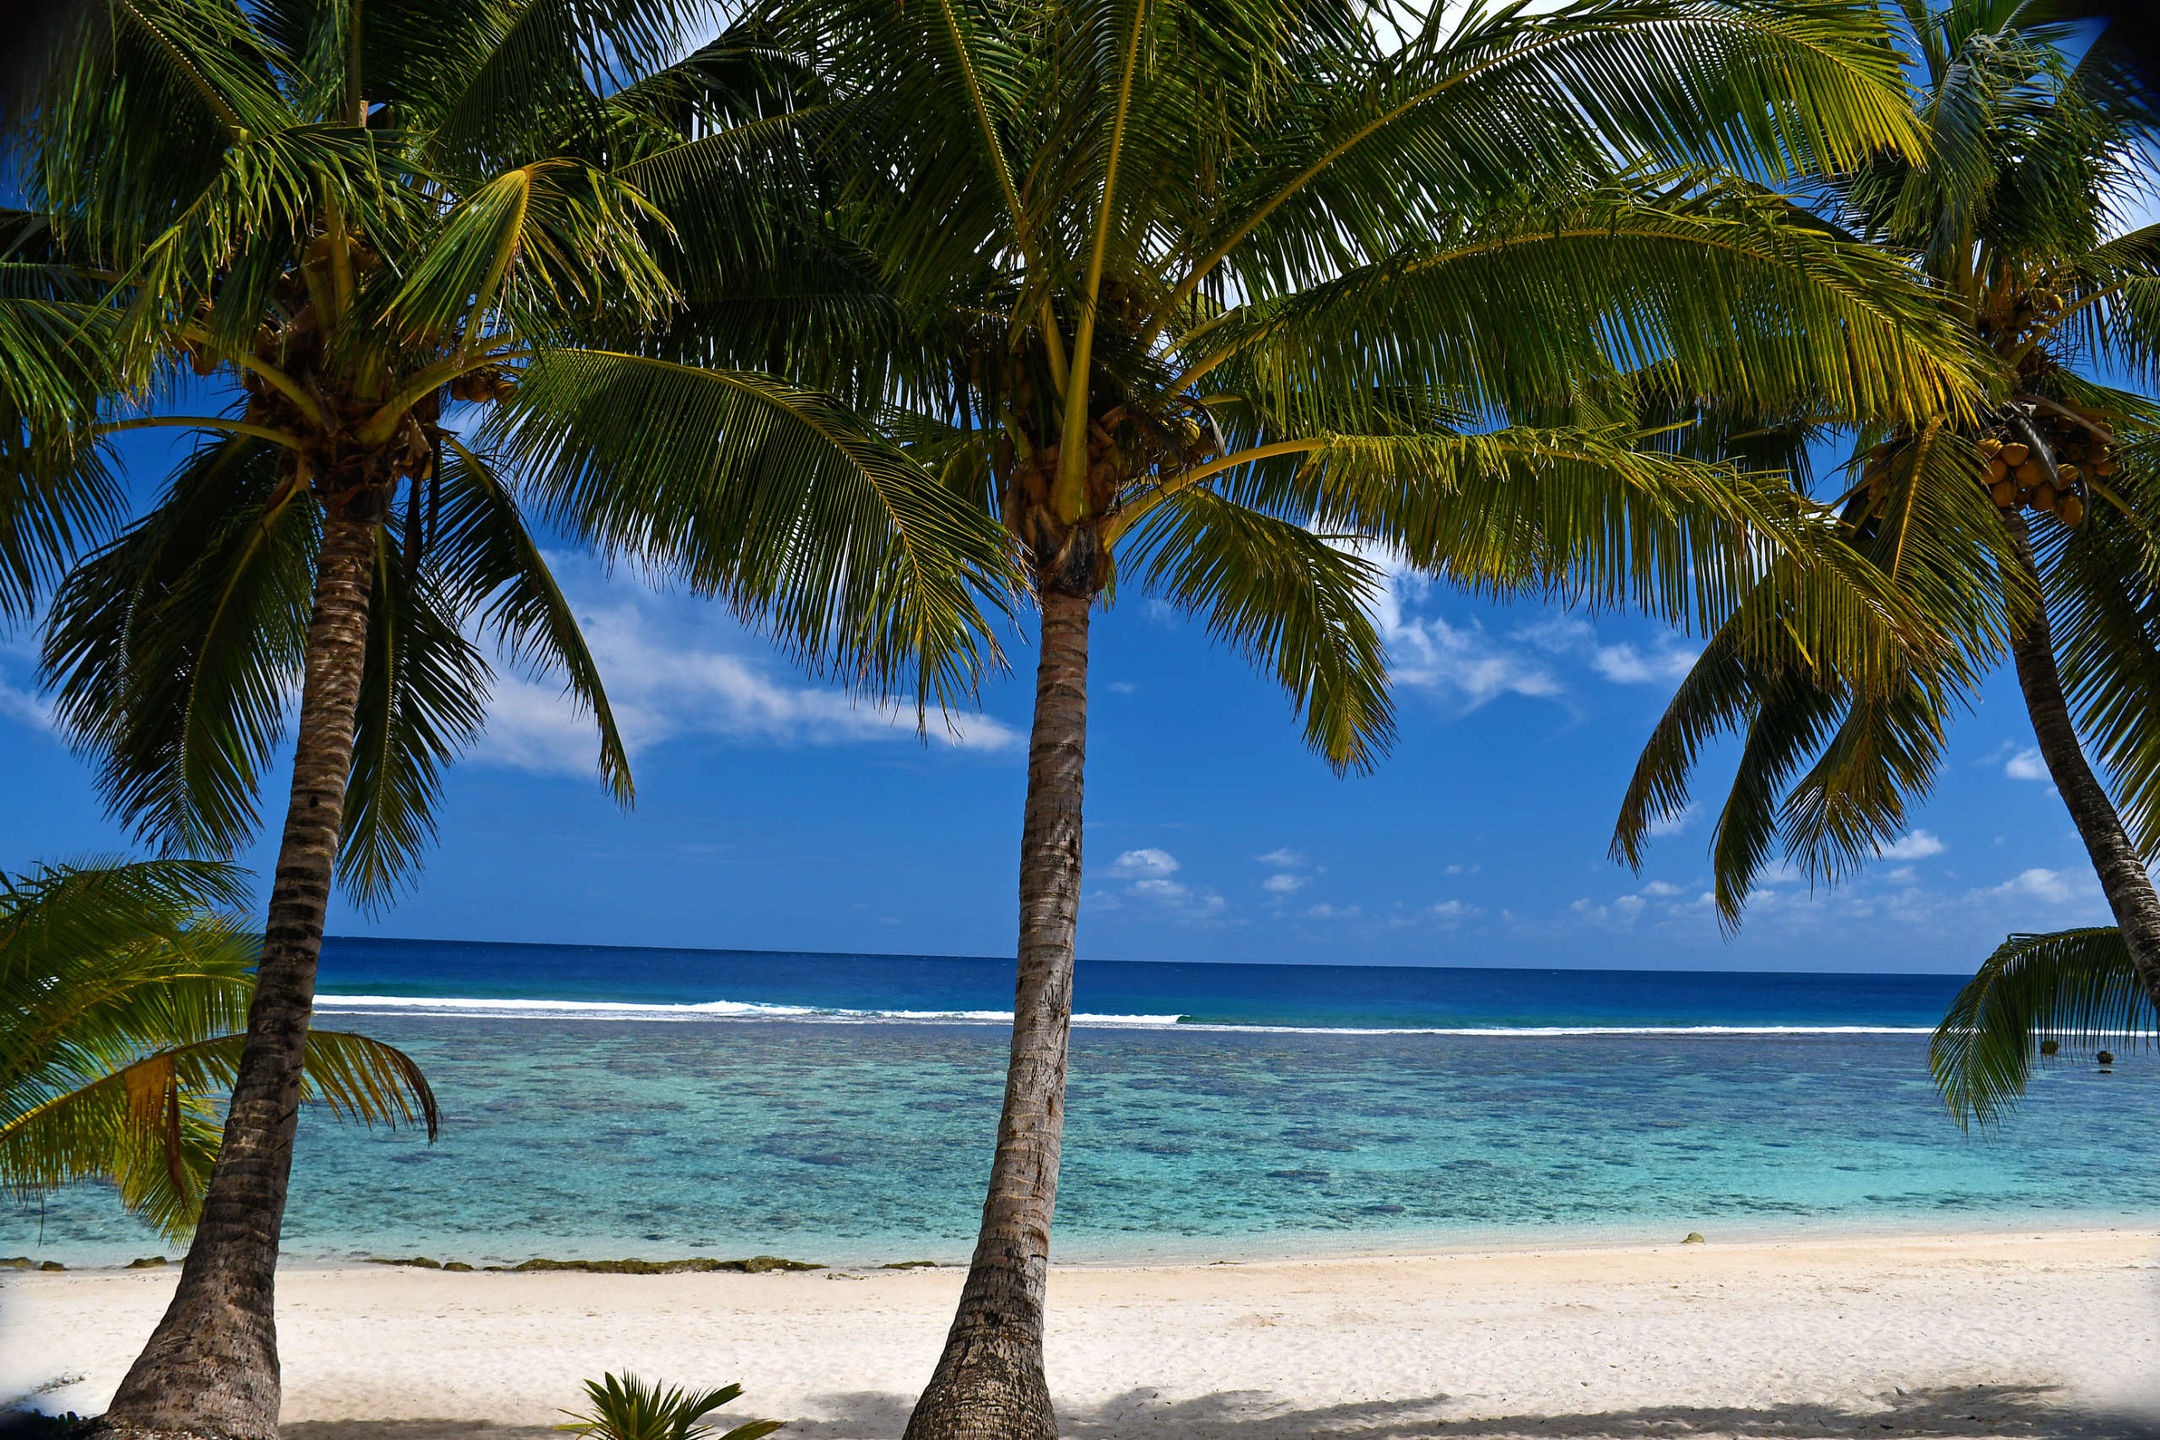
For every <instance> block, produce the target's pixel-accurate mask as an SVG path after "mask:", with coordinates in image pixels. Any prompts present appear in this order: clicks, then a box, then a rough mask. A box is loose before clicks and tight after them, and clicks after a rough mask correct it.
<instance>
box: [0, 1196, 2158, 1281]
mask: <svg viewBox="0 0 2160 1440" xmlns="http://www.w3.org/2000/svg"><path fill="white" fill-rule="evenodd" d="M1278 1233H1279V1232H1278ZM1336 1233H1339V1232H1329V1231H1301V1232H1296V1233H1293V1234H1288V1235H1280V1237H1279V1239H1276V1240H1275V1242H1274V1243H1255V1242H1264V1241H1268V1240H1270V1236H1269V1235H1267V1234H1255V1235H1245V1236H1236V1237H1229V1236H1220V1237H1204V1238H1202V1239H1200V1241H1199V1243H1195V1244H1192V1245H1191V1246H1190V1247H1189V1248H1187V1247H1186V1246H1184V1245H1183V1244H1180V1243H1179V1242H1183V1241H1186V1240H1188V1239H1191V1238H1194V1237H1184V1236H1179V1237H1166V1238H1165V1240H1163V1241H1142V1242H1138V1243H1139V1244H1141V1245H1149V1244H1155V1245H1160V1246H1162V1248H1159V1249H1134V1250H1130V1251H1127V1252H1124V1253H1113V1254H1101V1253H1094V1252H1091V1251H1089V1250H1087V1249H1085V1248H1084V1247H1083V1248H1082V1250H1081V1253H1080V1254H1079V1255H1078V1256H1077V1257H1066V1256H1061V1255H1058V1254H1056V1253H1055V1247H1054V1246H1053V1257H1052V1260H1051V1264H1052V1268H1054V1269H1056V1270H1060V1271H1068V1270H1069V1271H1123V1270H1160V1269H1184V1268H1192V1267H1200V1266H1213V1265H1274V1264H1283V1265H1296V1264H1306V1263H1311V1264H1330V1263H1335V1262H1343V1263H1355V1262H1358V1261H1366V1260H1450V1259H1461V1258H1464V1257H1493V1258H1499V1257H1508V1256H1528V1255H1559V1254H1581V1253H1590V1252H1604V1251H1615V1252H1618V1251H1636V1250H1653V1249H1659V1248H1663V1247H1666V1246H1670V1245H1674V1244H1679V1243H1683V1242H1684V1237H1685V1236H1686V1235H1687V1234H1689V1233H1701V1234H1702V1235H1703V1236H1704V1237H1705V1243H1707V1244H1712V1245H1722V1246H1726V1247H1728V1248H1729V1247H1734V1246H1749V1247H1762V1248H1771V1249H1778V1248H1787V1247H1793V1246H1806V1245H1842V1244H1870V1243H1876V1242H1888V1243H1897V1242H1907V1241H1910V1242H1915V1243H1920V1242H1927V1241H1937V1240H1948V1241H1973V1242H1986V1241H1990V1240H1998V1239H2000V1240H2016V1239H2019V1238H2021V1237H2025V1236H2028V1235H2029V1236H2031V1237H2032V1238H2034V1239H2040V1238H2043V1237H2050V1238H2065V1239H2089V1238H2099V1237H2102V1236H2107V1235H2125V1236H2138V1235H2144V1234H2151V1235H2154V1236H2155V1237H2160V1213H2154V1214H2123V1215H2100V1214H2094V1213H2092V1212H2067V1213H2056V1214H2047V1215H2025V1216H2012V1217H1996V1218H1976V1217H1973V1216H1970V1215H1960V1216H1958V1217H1956V1218H1955V1219H1949V1218H1946V1219H1945V1220H1944V1221H1943V1223H1942V1224H1940V1225H1923V1224H1915V1223H1912V1217H1909V1216H1904V1217H1898V1218H1897V1219H1894V1220H1893V1219H1888V1218H1880V1219H1878V1218H1876V1217H1870V1218H1868V1219H1864V1220H1858V1221H1853V1222H1850V1223H1847V1222H1842V1221H1838V1220H1828V1221H1824V1222H1821V1223H1815V1224H1800V1225H1793V1224H1789V1223H1788V1224H1785V1225H1776V1224H1753V1225H1751V1224H1746V1223H1739V1224H1732V1223H1725V1224H1721V1223H1720V1217H1717V1216H1702V1217H1696V1218H1693V1219H1682V1220H1680V1221H1676V1222H1674V1224H1672V1225H1669V1226H1662V1227H1660V1228H1659V1229H1658V1230H1656V1231H1654V1232H1653V1231H1651V1230H1650V1229H1649V1228H1648V1227H1637V1226H1625V1227H1621V1226H1614V1227H1591V1228H1567V1227H1538V1228H1536V1229H1530V1228H1523V1229H1519V1230H1512V1231H1510V1230H1503V1229H1493V1230H1476V1231H1468V1230H1466V1231H1463V1232H1460V1233H1451V1232H1448V1231H1442V1230H1406V1231H1403V1232H1400V1233H1399V1234H1397V1235H1394V1236H1378V1235H1372V1234H1370V1233H1365V1234H1359V1235H1356V1236H1345V1237H1344V1239H1343V1240H1342V1242H1341V1243H1340V1244H1339V1245H1338V1244H1335V1243H1331V1236H1332V1235H1334V1234H1336ZM1210 1242H1219V1243H1210ZM20 1243H21V1242H13V1243H12V1244H11V1243H10V1242H7V1241H4V1240H0V1250H5V1249H11V1248H14V1245H15V1244H20ZM143 1243H144V1245H145V1246H146V1247H147V1248H146V1249H145V1250H144V1253H143V1254H142V1255H140V1256H130V1257H129V1258H128V1259H126V1260H113V1261H110V1262H109V1263H108V1262H83V1263H74V1262H68V1261H65V1260H62V1261H61V1266H62V1268H61V1270H60V1271H59V1272H57V1273H63V1274H69V1275H113V1274H129V1273H144V1272H145V1271H149V1272H151V1273H154V1272H155V1271H156V1270H157V1269H158V1268H170V1269H173V1270H177V1269H178V1268H179V1265H180V1256H181V1255H182V1254H184V1253H185V1252H184V1251H182V1252H178V1253H175V1254H171V1255H165V1256H164V1257H163V1258H165V1259H166V1261H167V1265H166V1266H165V1267H156V1266H144V1265H141V1264H139V1263H136V1262H138V1261H140V1260H142V1259H147V1258H150V1257H152V1256H157V1255H159V1254H160V1253H161V1252H160V1250H159V1249H158V1243H157V1241H156V1240H155V1238H154V1237H148V1238H146V1239H145V1241H144V1242H143ZM847 1248H848V1247H846V1246H843V1245H832V1246H820V1245H818V1244H816V1243H811V1244H807V1245H803V1244H797V1243H796V1242H794V1241H776V1242H772V1243H770V1244H762V1243H759V1244H753V1243H751V1242H744V1244H742V1245H740V1246H737V1247H735V1248H733V1249H730V1250H729V1251H728V1252H727V1253H726V1254H720V1253H716V1252H717V1250H718V1247H715V1246H708V1247H704V1248H702V1249H699V1250H696V1251H690V1252H680V1251H656V1252H652V1253H646V1254H640V1253H638V1246H637V1244H636V1243H635V1242H624V1243H622V1244H619V1245H617V1244H612V1243H610V1242H604V1241H603V1242H596V1243H591V1244H587V1243H585V1242H570V1245H569V1248H567V1249H563V1248H561V1247H560V1246H558V1247H557V1249H556V1250H555V1251H554V1252H553V1253H550V1252H548V1251H547V1250H545V1249H536V1250H534V1251H533V1252H532V1253H529V1254H519V1255H516V1256H515V1257H511V1256H506V1255H502V1254H497V1253H495V1252H488V1253H486V1254H484V1255H483V1254H481V1253H479V1252H475V1251H472V1250H470V1249H469V1248H468V1247H466V1246H464V1245H461V1244H459V1243H456V1242H451V1243H446V1244H441V1245H435V1244H432V1243H431V1242H428V1241H419V1242H399V1243H398V1244H395V1245H387V1246H384V1247H381V1248H379V1249H377V1250H374V1251H370V1252H368V1253H366V1254H362V1253H360V1251H359V1249H358V1248H357V1247H356V1248H355V1249H354V1250H353V1251H352V1252H351V1253H349V1254H345V1255H322V1254H307V1253H304V1252H303V1253H300V1254H293V1253H290V1252H288V1253H286V1254H284V1255H281V1256H280V1258H279V1261H278V1270H279V1273H280V1274H285V1273H302V1272H307V1273H317V1274H336V1273H340V1272H354V1273H369V1272H374V1271H379V1270H384V1269H397V1268H418V1269H438V1268H442V1267H444V1266H453V1267H462V1268H452V1269H451V1270H450V1271H449V1273H452V1274H514V1273H527V1274H530V1273H553V1272H555V1271H558V1270H560V1271H570V1272H576V1273H681V1272H682V1271H684V1270H688V1271H694V1272H698V1273H710V1272H713V1271H723V1272H724V1271H736V1270H739V1269H740V1268H741V1267H742V1266H744V1265H746V1264H750V1265H751V1266H752V1268H751V1270H750V1273H753V1274H755V1273H763V1271H764V1270H766V1269H782V1268H791V1269H792V1268H805V1267H807V1268H809V1269H815V1270H848V1271H858V1270H859V1271H877V1270H904V1269H915V1268H927V1269H937V1270H957V1269H964V1268H965V1267H966V1265H967V1263H968V1262H967V1251H968V1248H969V1247H968V1245H967V1242H966V1241H964V1240H960V1239H957V1238H953V1237H947V1238H946V1239H944V1240H937V1241H927V1242H924V1243H922V1244H919V1245H916V1246H914V1247H913V1248H912V1249H911V1248H909V1247H908V1246H907V1245H905V1244H897V1245H894V1246H892V1247H890V1249H889V1253H888V1251H887V1250H886V1249H876V1250H867V1249H866V1250H856V1251H855V1252H854V1253H853V1255H852V1256H849V1257H848V1258H842V1259H837V1260H835V1259H828V1258H826V1257H827V1256H828V1255H830V1254H832V1253H841V1252H844V1251H845V1250H846V1249H847ZM738 1251H739V1252H740V1253H737V1252H738ZM66 1253H67V1251H66V1249H65V1248H64V1247H63V1248H61V1249H57V1250H54V1249H45V1250H43V1251H42V1252H41V1250H40V1247H38V1246H35V1245H29V1246H26V1247H24V1253H23V1254H22V1255H19V1256H0V1280H5V1279H6V1278H7V1277H8V1276H10V1275H16V1274H25V1273H39V1270H38V1266H39V1264H40V1262H42V1261H44V1260H47V1259H54V1258H56V1257H61V1256H64V1255H65V1254H66ZM113 1253H114V1254H118V1253H119V1252H118V1251H115V1252H113ZM940 1254H943V1255H945V1256H946V1257H947V1258H935V1257H936V1256H938V1255H940ZM418 1257H425V1258H428V1259H432V1260H433V1261H435V1262H436V1263H435V1264H434V1265H431V1266H413V1265H411V1264H410V1260H411V1259H412V1258H418ZM24 1258H27V1259H28V1260H30V1261H31V1264H30V1265H28V1266H13V1265H8V1264H6V1263H5V1262H6V1261H7V1260H10V1259H24ZM774 1260H778V1261H780V1262H782V1263H781V1264H780V1265H762V1266H761V1265H756V1264H755V1263H754V1262H757V1261H768V1262H769V1261H774ZM534 1262H540V1263H534ZM610 1262H630V1263H631V1264H633V1265H636V1266H639V1267H654V1268H652V1269H651V1270H649V1271H648V1270H646V1269H643V1268H640V1269H638V1270H634V1271H627V1272H613V1271H594V1270H588V1269H587V1268H586V1267H587V1266H590V1265H596V1264H604V1263H610ZM520 1266H524V1267H526V1268H525V1269H524V1270H520V1268H519V1267H520ZM662 1266H677V1267H681V1269H680V1270H676V1271H661V1270H660V1269H659V1268H658V1267H662ZM45 1273H55V1272H45Z"/></svg>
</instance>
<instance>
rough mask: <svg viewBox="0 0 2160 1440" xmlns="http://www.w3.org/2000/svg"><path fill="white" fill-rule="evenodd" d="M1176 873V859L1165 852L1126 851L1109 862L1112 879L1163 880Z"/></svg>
mask: <svg viewBox="0 0 2160 1440" xmlns="http://www.w3.org/2000/svg"><path fill="white" fill-rule="evenodd" d="M1177 872H1178V862H1177V857H1176V856H1175V855H1172V854H1171V853H1170V852H1169V851H1167V850H1155V849H1145V850H1127V851H1126V852H1125V853H1124V854H1122V855H1120V856H1118V857H1117V859H1115V860H1113V861H1111V862H1110V874H1111V877H1112V878H1114V879H1119V880H1134V879H1143V878H1145V879H1157V880H1159V879H1165V878H1167V877H1169V876H1172V875H1175V874H1177Z"/></svg>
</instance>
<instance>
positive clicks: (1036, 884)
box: [906, 586, 1092, 1440]
mask: <svg viewBox="0 0 2160 1440" xmlns="http://www.w3.org/2000/svg"><path fill="white" fill-rule="evenodd" d="M1091 603H1092V602H1091V601H1090V599H1089V598H1087V597H1085V596H1073V595H1064V594H1058V593H1055V592H1053V591H1051V590H1050V589H1049V587H1047V586H1046V587H1044V593H1043V597H1042V611H1043V621H1042V660H1041V663H1040V665H1039V667H1038V668H1037V670H1036V676H1035V722H1034V732H1033V734H1032V735H1031V736H1030V737H1029V740H1028V789H1027V810H1026V820H1025V823H1024V825H1023V827H1022V829H1021V834H1020V974H1019V982H1018V984H1017V986H1016V987H1015V993H1014V997H1013V1033H1012V1058H1011V1060H1010V1062H1009V1064H1008V1066H1007V1069H1006V1072H1005V1109H1004V1113H1003V1114H1002V1115H1001V1116H1000V1117H999V1120H998V1142H997V1158H996V1159H995V1160H994V1161H992V1163H991V1166H990V1196H989V1198H988V1199H987V1200H985V1201H984V1202H983V1215H982V1231H981V1234H980V1236H979V1237H978V1238H977V1240H976V1242H975V1258H974V1260H973V1262H972V1263H970V1265H969V1266H968V1277H967V1285H966V1286H965V1288H963V1289H962V1290H961V1292H960V1309H959V1313H957V1314H956V1315H954V1317H953V1323H952V1330H951V1332H950V1333H949V1334H948V1335H947V1336H946V1338H945V1353H944V1354H943V1355H942V1356H941V1357H939V1359H938V1365H937V1370H936V1372H935V1373H934V1374H932V1375H931V1377H930V1384H929V1386H928V1387H927V1388H925V1389H924V1391H923V1393H922V1399H921V1400H919V1401H917V1402H916V1405H915V1413H914V1415H913V1416H911V1417H910V1418H909V1420H908V1426H907V1435H906V1440H1057V1433H1058V1431H1057V1416H1056V1415H1055V1414H1054V1413H1053V1412H1052V1410H1051V1408H1050V1387H1049V1384H1048V1382H1047V1381H1046V1380H1045V1379H1044V1376H1043V1355H1042V1343H1043V1296H1044V1290H1045V1287H1046V1285H1047V1282H1048V1280H1049V1273H1050V1216H1051V1212H1052V1210H1053V1209H1054V1208H1055V1207H1056V1204H1057V1181H1058V1147H1059V1143H1060V1141H1061V1138H1062V1136H1063V1133H1064V1129H1065V1066H1066V1048H1067V1047H1066V1042H1067V1038H1068V1035H1069V1033H1070V1031H1071V1028H1072V986H1073V932H1074V928H1075V927H1076V925H1077V924H1078V922H1079V917H1080V798H1081V782H1082V779H1083V776H1084V771H1085V762H1086V758H1087V662H1088V607H1089V605H1090V604H1091Z"/></svg>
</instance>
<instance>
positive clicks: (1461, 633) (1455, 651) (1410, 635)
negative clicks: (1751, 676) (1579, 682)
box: [1373, 557, 1696, 710]
mask: <svg viewBox="0 0 2160 1440" xmlns="http://www.w3.org/2000/svg"><path fill="white" fill-rule="evenodd" d="M1377 558H1379V560H1380V563H1382V564H1389V562H1388V561H1387V560H1386V558H1385V557H1377ZM1431 590H1432V586H1431V584H1430V583H1429V582H1427V581H1426V580H1424V579H1423V578H1422V577H1420V576H1418V575H1416V574H1414V573H1412V572H1410V571H1407V570H1404V569H1402V568H1401V567H1400V566H1399V565H1390V567H1389V572H1388V577H1387V583H1386V584H1385V585H1384V586H1382V587H1381V589H1380V590H1379V591H1378V592H1377V593H1376V594H1375V595H1374V597H1373V618H1374V621H1375V623H1376V624H1377V625H1378V626H1379V628H1380V633H1381V637H1382V638H1383V639H1384V640H1385V641H1386V642H1387V647H1388V657H1389V661H1390V663H1391V664H1392V665H1393V667H1394V673H1395V678H1396V680H1397V682H1398V683H1400V684H1404V685H1413V686H1418V687H1421V688H1423V689H1427V690H1433V691H1437V692H1438V693H1440V694H1441V695H1443V696H1445V697H1447V698H1448V699H1450V700H1452V701H1454V702H1455V703H1457V704H1459V705H1460V706H1461V707H1462V708H1463V709H1465V710H1475V709H1477V708H1478V707H1479V706H1481V705H1484V704H1486V703H1488V702H1490V701H1492V700H1495V699H1498V698H1500V697H1501V696H1504V695H1522V696H1527V697H1529V698H1531V699H1539V700H1560V699H1563V698H1564V697H1565V696H1566V695H1567V694H1568V686H1567V683H1566V681H1565V679H1564V678H1563V677H1562V674H1561V672H1560V670H1559V669H1558V668H1557V666H1556V662H1565V663H1566V664H1568V665H1571V666H1583V667H1587V668H1588V670H1589V671H1590V672H1591V673H1593V674H1595V675H1597V676H1598V677H1600V678H1602V679H1604V680H1606V681H1609V682H1611V683H1613V684H1617V685H1656V684H1670V683H1671V682H1672V681H1674V680H1676V679H1678V678H1679V677H1680V676H1682V675H1685V674H1686V673H1687V670H1688V667H1689V666H1690V665H1692V664H1693V663H1694V660H1695V655H1696V651H1695V650H1694V649H1693V648H1691V647H1689V646H1687V645H1685V644H1683V643H1682V642H1681V641H1680V640H1679V639H1678V637H1676V636H1662V637H1659V638H1658V639H1657V640H1655V641H1654V642H1651V643H1648V644H1638V643H1635V642H1632V641H1623V642H1621V643H1619V644H1613V645H1607V644H1603V643H1601V642H1600V641H1599V639H1598V634H1597V629H1596V627H1595V626H1593V625H1591V624H1590V623H1589V622H1588V621H1586V620H1581V619H1577V618H1575V617H1574V616H1571V615H1566V614H1561V613H1558V612H1555V613H1551V614H1548V615H1546V616H1545V617H1544V618H1542V619H1539V620H1536V621H1533V622H1532V623H1530V624H1528V625H1523V626H1520V627H1518V628H1516V629H1513V630H1511V631H1509V632H1508V633H1507V634H1505V635H1494V634H1493V633H1491V632H1490V631H1488V630H1487V629H1486V628H1485V627H1484V626H1483V625H1481V624H1480V623H1478V622H1477V621H1475V620H1470V621H1465V622H1463V623H1461V624H1451V623H1450V622H1449V621H1447V620H1446V619H1443V618H1442V617H1440V616H1437V615H1423V614H1418V613H1415V612H1416V608H1417V606H1418V604H1419V602H1421V601H1422V600H1423V599H1424V598H1425V597H1426V596H1427V595H1428V594H1429V593H1430V592H1431Z"/></svg>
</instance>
